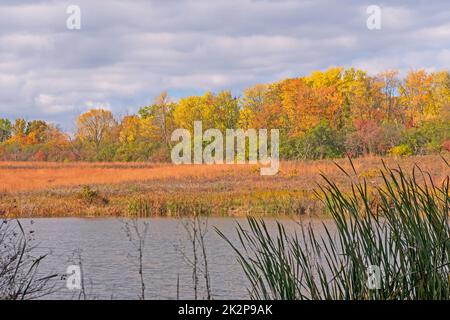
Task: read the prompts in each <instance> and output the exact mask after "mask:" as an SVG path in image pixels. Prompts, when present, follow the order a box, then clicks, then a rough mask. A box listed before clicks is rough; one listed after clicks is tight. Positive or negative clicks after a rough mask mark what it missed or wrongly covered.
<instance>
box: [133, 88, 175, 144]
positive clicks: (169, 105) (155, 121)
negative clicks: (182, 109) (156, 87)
mask: <svg viewBox="0 0 450 320" xmlns="http://www.w3.org/2000/svg"><path fill="white" fill-rule="evenodd" d="M175 107H176V104H175V103H174V102H172V101H171V100H170V98H169V95H168V94H167V92H163V93H161V94H160V95H159V96H158V97H157V98H156V99H155V102H154V103H153V104H152V105H150V106H147V107H143V108H141V109H140V110H139V112H138V114H139V116H140V118H141V119H142V121H141V124H142V126H143V130H144V132H145V134H146V135H147V136H150V137H152V138H154V139H155V140H157V141H159V142H161V143H162V144H163V145H164V146H165V147H166V148H168V149H169V148H170V147H171V144H172V142H171V139H170V136H171V133H172V131H173V130H174V129H175V123H174V119H173V112H174V109H175Z"/></svg>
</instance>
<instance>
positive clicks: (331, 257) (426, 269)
mask: <svg viewBox="0 0 450 320" xmlns="http://www.w3.org/2000/svg"><path fill="white" fill-rule="evenodd" d="M444 161H445V160H444ZM446 165H447V167H448V163H447V162H446ZM338 167H339V168H340V170H342V171H343V172H344V173H345V175H346V176H347V178H348V179H349V180H350V181H351V188H350V192H343V191H342V190H341V189H340V187H339V186H338V185H337V184H336V183H335V182H333V181H332V180H330V179H328V178H327V177H326V176H325V175H322V178H323V179H324V182H323V184H322V185H320V186H319V187H318V189H317V190H316V196H317V197H319V198H320V199H321V201H323V203H324V205H325V207H326V209H327V212H329V214H330V215H331V218H332V219H331V222H332V223H331V224H330V223H322V226H321V228H323V230H322V231H323V232H320V234H319V232H318V230H317V229H316V228H313V227H312V226H311V225H305V224H304V223H301V222H300V223H299V224H298V226H299V230H298V231H295V232H293V233H288V232H287V231H286V229H285V227H284V226H283V224H282V223H277V224H276V230H275V231H273V230H271V229H270V228H269V227H268V225H267V223H266V222H265V221H264V220H262V219H256V218H252V217H250V218H248V229H247V228H244V226H242V225H240V224H239V225H238V227H237V234H238V239H239V241H238V243H237V244H236V243H233V242H232V241H231V240H230V239H228V238H227V237H226V236H225V235H224V234H222V233H221V232H220V230H217V232H218V233H219V235H220V236H221V237H222V238H223V239H225V240H226V241H227V242H228V243H229V244H230V245H231V246H232V248H233V249H234V251H235V252H236V254H237V257H238V261H239V263H240V265H241V266H242V269H243V271H244V272H245V275H246V277H247V278H248V280H249V282H250V288H249V294H250V296H251V298H253V299H358V300H372V299H383V300H384V299H449V298H450V283H449V274H450V273H449V270H450V268H449V263H450V259H449V258H450V238H449V234H450V227H449V208H450V198H449V195H450V192H449V191H450V188H449V176H448V174H447V177H446V178H445V179H444V180H443V181H442V183H441V184H440V185H436V184H435V183H434V182H433V179H432V178H431V176H430V175H429V174H427V173H426V172H423V171H422V170H421V169H420V168H419V167H418V166H415V167H414V168H413V169H412V171H411V172H410V173H409V174H407V173H406V172H405V171H404V170H402V168H400V167H397V168H395V169H392V168H389V167H388V166H387V165H385V164H384V163H383V169H381V170H380V174H381V177H382V179H383V183H382V184H381V185H380V186H378V187H376V188H375V189H374V190H372V191H370V192H369V191H368V190H369V188H368V186H367V182H366V180H365V178H363V179H362V180H361V177H358V174H357V172H356V170H355V169H354V167H353V165H352V170H350V171H348V170H344V169H343V168H342V167H340V166H338ZM371 266H377V267H379V269H380V271H381V274H380V277H379V287H378V289H373V288H372V287H370V286H369V282H368V280H369V278H368V270H369V267H371Z"/></svg>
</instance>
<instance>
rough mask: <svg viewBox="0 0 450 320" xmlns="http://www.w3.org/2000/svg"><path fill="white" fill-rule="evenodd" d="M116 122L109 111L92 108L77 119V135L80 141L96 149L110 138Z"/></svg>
mask: <svg viewBox="0 0 450 320" xmlns="http://www.w3.org/2000/svg"><path fill="white" fill-rule="evenodd" d="M116 126H117V122H116V120H115V119H114V116H113V114H112V113H111V111H108V110H104V109H92V110H89V111H87V112H85V113H83V114H82V115H80V116H79V117H78V119H77V127H78V132H77V134H78V137H79V139H80V140H81V141H82V142H85V143H88V144H92V145H93V146H94V147H95V149H96V150H99V149H100V147H101V145H102V144H103V143H104V142H105V141H107V140H108V139H110V138H112V136H113V134H114V130H115V129H116Z"/></svg>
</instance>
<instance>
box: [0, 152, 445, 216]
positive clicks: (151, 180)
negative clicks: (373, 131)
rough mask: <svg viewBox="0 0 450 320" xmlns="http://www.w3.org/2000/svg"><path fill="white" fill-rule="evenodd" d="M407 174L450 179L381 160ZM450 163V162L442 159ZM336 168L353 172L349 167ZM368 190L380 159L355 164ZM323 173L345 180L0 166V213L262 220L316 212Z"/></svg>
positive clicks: (316, 167)
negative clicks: (316, 190)
mask: <svg viewBox="0 0 450 320" xmlns="http://www.w3.org/2000/svg"><path fill="white" fill-rule="evenodd" d="M384 160H385V161H386V163H387V164H388V165H389V166H396V165H401V166H402V168H404V169H405V171H409V170H410V169H411V168H412V167H413V166H414V164H418V165H420V167H421V168H422V169H423V170H424V171H427V172H429V173H430V174H431V176H432V178H433V180H434V181H436V182H438V183H439V182H441V181H442V180H443V179H444V178H445V177H446V176H448V175H449V168H448V166H447V165H446V163H445V162H444V161H443V160H442V159H441V158H440V157H437V156H424V157H410V158H398V159H397V158H385V159H384ZM447 160H448V157H447ZM337 163H338V164H339V165H341V166H343V167H344V168H345V169H346V170H351V168H350V164H349V162H348V161H347V160H338V161H337ZM354 165H355V169H356V171H357V172H358V173H359V176H360V177H362V178H366V179H367V181H368V184H369V186H375V185H379V184H380V183H381V180H380V176H379V170H378V169H379V168H380V167H381V159H380V158H375V157H374V158H363V159H357V160H355V161H354ZM320 173H323V174H325V175H326V176H327V177H329V178H330V179H332V180H333V181H335V182H337V183H338V184H340V185H344V186H345V185H346V184H348V180H347V178H346V177H345V175H344V174H343V173H342V172H341V171H340V170H339V169H338V168H337V167H336V165H335V164H334V163H333V162H332V161H329V160H324V161H305V162H283V163H281V165H280V172H279V174H278V175H276V176H261V175H260V174H259V167H258V166H252V165H232V166H231V165H214V166H208V165H202V166H198V165H183V166H173V165H167V164H148V163H67V164H62V163H47V162H42V163H41V162H25V163H24V162H3V163H1V162H0V192H1V195H0V214H2V213H3V214H7V215H12V216H118V215H131V214H133V215H143V216H144V215H145V216H149V215H162V216H171V215H180V214H189V213H192V212H193V211H199V212H201V213H205V214H218V215H243V214H246V213H252V214H262V215H280V214H307V213H316V212H319V213H320V212H321V211H322V207H321V206H320V203H319V202H318V201H317V200H316V199H315V198H314V197H313V195H312V190H313V189H314V188H315V187H316V185H317V183H318V182H321V178H320ZM86 186H89V187H88V188H87V187H86Z"/></svg>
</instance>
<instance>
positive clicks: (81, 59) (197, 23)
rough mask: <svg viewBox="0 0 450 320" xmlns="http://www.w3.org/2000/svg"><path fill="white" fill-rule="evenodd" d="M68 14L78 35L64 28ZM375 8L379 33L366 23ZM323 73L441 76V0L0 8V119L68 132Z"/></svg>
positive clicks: (446, 37) (445, 49) (447, 32)
mask: <svg viewBox="0 0 450 320" xmlns="http://www.w3.org/2000/svg"><path fill="white" fill-rule="evenodd" d="M69 5H78V6H79V7H80V9H81V29H80V30H69V29H68V28H67V27H66V20H67V18H68V17H69V14H67V13H66V10H67V7H68V6H69ZM369 5H378V6H379V7H380V8H381V30H369V29H368V28H367V26H366V21H367V18H368V16H369V15H368V14H367V12H366V9H367V7H368V6H369ZM330 66H345V67H348V66H354V67H360V68H363V69H366V70H368V71H369V72H371V73H376V72H378V71H381V70H386V69H399V70H400V71H401V72H407V71H408V70H411V69H417V68H425V69H428V70H437V69H447V70H448V69H449V67H450V2H449V1H448V0H442V1H432V0H428V1H420V0H414V1H411V0H410V1H385V2H381V1H378V2H377V0H371V1H357V0H355V1H350V0H339V1H337V0H336V1H322V0H314V1H304V0H205V1H204V0H191V1H181V0H180V1H176V0H164V1H163V0H161V1H149V0H128V1H126V0H97V1H90V0H71V1H68V2H65V1H51V0H41V1H39V0H36V1H31V0H2V1H1V3H0V117H8V118H11V119H14V118H16V117H19V116H20V117H24V118H26V119H27V120H31V119H36V118H40V119H45V120H48V121H51V122H54V123H56V124H59V125H61V126H62V128H64V129H66V130H69V131H71V130H72V129H73V127H74V120H75V117H76V116H77V115H78V114H79V113H81V112H83V111H85V110H87V109H89V108H92V107H104V108H108V109H111V110H113V111H114V113H115V114H116V115H117V116H123V115H126V114H128V113H132V112H135V111H137V110H138V108H139V107H140V106H143V105H147V104H149V103H150V102H151V101H152V100H153V98H154V97H155V96H156V95H157V94H158V93H159V92H161V91H163V90H168V91H169V93H170V94H171V95H172V96H173V97H174V98H178V97H180V96H186V95H189V94H200V93H203V92H204V91H205V90H213V91H218V90H221V89H231V90H232V91H233V93H234V94H236V95H239V94H240V92H241V90H242V88H244V87H248V86H251V85H254V84H257V83H262V82H270V81H276V80H280V79H282V78H285V77H292V76H301V75H306V74H308V73H310V72H311V71H312V70H317V69H321V70H323V69H326V68H328V67H330Z"/></svg>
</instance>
